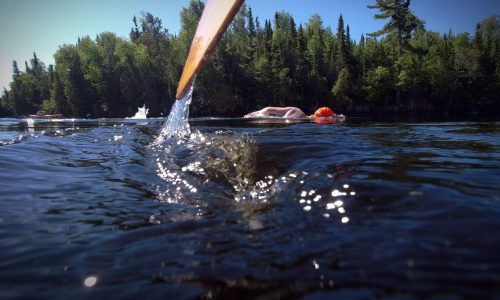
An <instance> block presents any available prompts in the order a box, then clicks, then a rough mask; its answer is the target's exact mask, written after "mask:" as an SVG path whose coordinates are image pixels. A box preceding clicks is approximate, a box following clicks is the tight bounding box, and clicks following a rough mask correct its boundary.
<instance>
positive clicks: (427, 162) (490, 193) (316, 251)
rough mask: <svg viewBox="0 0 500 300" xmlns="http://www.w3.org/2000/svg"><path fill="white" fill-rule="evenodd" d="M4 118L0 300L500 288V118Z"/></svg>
mask: <svg viewBox="0 0 500 300" xmlns="http://www.w3.org/2000/svg"><path fill="white" fill-rule="evenodd" d="M163 123H164V120H154V119H153V120H152V119H148V120H141V121H140V122H139V121H134V120H61V121H57V122H52V121H43V120H40V121H38V120H37V121H34V122H27V121H26V120H19V119H0V191H1V194H0V207H1V209H0V241H1V243H0V270H2V271H1V272H0V298H2V299H9V298H38V299H68V298H72V299H73V298H75V299H83V298H85V299H89V298H104V297H112V298H165V297H167V298H172V299H174V298H175V299H186V298H187V299H192V298H200V297H201V298H240V299H246V298H258V297H262V298H271V299H277V298H281V299H290V298H297V297H303V298H305V299H332V298H350V299H374V298H388V299H428V298H431V299H432V298H433V297H434V299H471V298H476V299H495V298H498V297H499V296H500V241H499V239H498V232H499V231H500V218H499V216H500V186H499V185H498V182H500V171H499V170H500V154H499V153H500V152H499V149H500V125H499V123H494V122H489V123H480V122H471V123H384V122H369V121H366V120H356V119H348V120H347V121H346V122H343V123H339V124H332V125H318V124H313V123H308V122H304V123H297V124H289V123H284V122H279V120H274V121H272V122H271V121H270V123H257V122H256V121H255V120H249V119H194V120H191V122H190V123H191V124H190V125H191V126H190V127H191V132H190V133H186V134H184V135H181V136H178V137H172V138H169V139H164V140H161V141H158V140H157V137H158V135H159V133H160V132H161V128H162V125H163Z"/></svg>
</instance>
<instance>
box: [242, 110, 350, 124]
mask: <svg viewBox="0 0 500 300" xmlns="http://www.w3.org/2000/svg"><path fill="white" fill-rule="evenodd" d="M335 116H336V114H335V113H334V112H333V110H332V109H331V108H329V107H321V108H319V109H318V110H316V111H315V112H314V114H312V115H310V116H307V115H306V114H305V113H304V112H303V111H302V110H301V109H300V108H297V107H291V106H290V107H272V106H269V107H265V108H263V109H261V110H258V111H254V112H251V113H249V114H247V115H245V116H244V118H266V117H281V118H285V119H308V118H309V119H313V120H315V121H316V120H324V121H327V120H329V119H333V118H335ZM340 116H342V115H340ZM342 117H343V116H342ZM318 123H323V122H318ZM325 123H326V122H325Z"/></svg>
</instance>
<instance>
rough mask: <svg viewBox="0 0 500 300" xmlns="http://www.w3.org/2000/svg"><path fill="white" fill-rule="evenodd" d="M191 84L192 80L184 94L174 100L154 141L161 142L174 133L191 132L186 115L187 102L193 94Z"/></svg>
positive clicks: (178, 134) (187, 133)
mask: <svg viewBox="0 0 500 300" xmlns="http://www.w3.org/2000/svg"><path fill="white" fill-rule="evenodd" d="M193 86H194V80H193V83H192V84H191V87H190V88H189V91H188V92H187V93H186V95H185V96H184V97H182V99H179V100H176V101H175V103H174V105H172V110H171V111H170V114H169V115H168V118H167V121H165V124H163V127H162V128H161V131H160V135H158V137H157V138H156V143H158V144H161V143H163V142H164V141H165V140H166V139H168V138H170V137H172V136H174V135H175V136H183V135H189V134H190V133H191V130H190V128H189V123H188V116H189V104H190V103H191V98H192V96H193Z"/></svg>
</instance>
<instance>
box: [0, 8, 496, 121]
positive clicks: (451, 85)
mask: <svg viewBox="0 0 500 300" xmlns="http://www.w3.org/2000/svg"><path fill="white" fill-rule="evenodd" d="M370 7H371V8H374V9H377V10H378V13H377V14H376V15H375V17H376V18H379V19H386V20H387V23H386V24H385V26H384V27H383V28H382V29H381V30H379V31H377V32H375V33H373V34H371V35H370V36H368V37H366V38H365V36H361V38H360V39H359V40H358V42H357V43H356V42H355V41H354V40H353V39H352V38H351V36H350V31H349V25H347V24H346V23H345V20H344V19H343V17H342V16H339V19H338V23H337V26H336V30H335V31H332V29H331V28H330V27H329V26H325V25H324V24H323V20H322V19H321V17H320V16H319V15H317V14H316V15H313V16H311V17H310V19H309V20H308V22H307V23H305V24H296V23H295V20H294V18H293V16H292V15H290V14H289V13H287V12H285V11H281V12H277V13H276V14H275V16H274V18H273V20H263V22H261V21H259V20H258V19H257V18H254V17H253V14H252V10H251V8H250V7H247V6H243V7H242V9H241V10H240V12H239V13H238V14H237V16H236V17H235V19H234V21H233V22H232V24H231V25H230V26H229V29H228V31H227V32H226V33H225V35H224V36H223V38H222V40H221V42H220V43H219V44H218V45H217V47H216V49H215V52H214V54H213V55H212V56H211V57H210V58H209V59H208V60H207V62H206V65H205V67H204V69H203V70H202V71H201V72H200V74H198V76H197V80H196V86H195V94H194V100H193V104H192V107H191V114H192V115H193V116H207V115H210V116H241V115H244V114H246V113H247V112H248V111H252V110H256V109H259V108H262V107H264V106H269V105H275V106H276V105H280V106H298V107H300V108H302V109H303V110H304V111H307V112H312V111H314V110H315V109H316V108H317V107H318V106H321V105H330V106H332V107H333V108H334V109H335V110H336V111H339V110H340V112H343V113H347V114H349V113H351V112H357V111H363V112H366V111H372V112H380V113H384V112H386V111H388V110H403V111H409V112H417V111H427V112H431V111H438V112H440V113H441V112H442V113H445V114H450V113H460V112H467V111H471V110H472V111H482V112H498V111H500V104H499V103H500V100H499V99H500V95H499V93H500V92H499V91H500V89H499V88H498V87H499V85H500V50H499V49H500V22H499V19H498V17H491V18H489V19H486V20H484V21H482V22H481V23H479V24H478V27H477V29H476V32H475V33H474V35H473V37H471V36H469V35H468V34H466V33H464V34H458V35H455V34H453V33H452V32H449V33H447V34H445V35H439V34H437V33H435V32H429V31H426V30H425V28H424V26H423V24H424V23H423V22H422V21H420V20H419V19H418V18H417V17H416V16H414V15H413V13H412V12H411V10H410V1H409V0H376V1H375V4H374V5H372V6H370ZM203 8H204V4H203V2H202V1H200V0H192V1H190V3H189V5H188V6H187V7H186V8H184V9H182V11H181V12H180V16H181V29H180V31H179V34H178V35H172V34H170V33H169V32H168V30H166V29H165V28H163V25H162V21H161V20H160V19H158V18H157V17H155V16H153V15H152V14H149V13H144V14H143V15H142V16H141V17H139V18H136V17H135V16H134V17H133V19H132V28H131V31H130V36H129V38H130V39H129V40H127V39H123V38H120V37H118V36H116V35H115V34H113V33H109V32H104V33H101V34H99V35H97V36H96V38H95V39H92V38H90V37H80V38H78V42H77V43H76V44H74V45H62V46H60V47H59V49H58V50H57V52H56V53H55V55H54V58H55V65H54V66H48V67H46V66H45V64H44V63H43V62H41V61H40V60H39V59H38V58H37V56H36V54H35V53H34V54H33V58H32V59H30V60H29V61H26V62H25V70H24V71H23V70H20V68H19V66H18V64H17V62H16V61H13V62H12V71H13V76H12V82H11V83H10V88H9V89H6V90H4V91H3V93H2V96H1V97H0V116H23V115H28V114H34V113H36V112H37V111H38V110H44V111H45V112H47V113H62V114H63V115H65V116H67V117H126V116H131V115H133V114H134V112H135V111H136V110H137V107H140V106H142V105H144V104H145V105H146V106H147V107H148V108H149V111H150V116H161V115H163V116H165V115H166V114H167V113H168V111H169V109H170V107H171V105H172V103H173V101H175V100H174V95H175V90H176V88H177V84H178V80H179V78H180V75H181V72H182V68H183V66H184V62H185V60H186V57H187V54H188V51H189V48H190V45H191V40H192V37H193V36H194V32H195V29H196V26H197V23H198V20H199V18H200V16H201V14H202V11H203ZM261 24H262V25H261Z"/></svg>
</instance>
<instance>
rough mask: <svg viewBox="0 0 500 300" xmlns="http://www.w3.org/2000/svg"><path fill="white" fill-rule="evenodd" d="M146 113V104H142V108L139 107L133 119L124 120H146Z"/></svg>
mask: <svg viewBox="0 0 500 300" xmlns="http://www.w3.org/2000/svg"><path fill="white" fill-rule="evenodd" d="M148 112H149V109H148V108H146V104H144V106H143V107H139V108H138V109H137V112H136V113H135V115H134V116H133V117H130V118H126V119H147V118H148V117H147V115H148Z"/></svg>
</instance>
